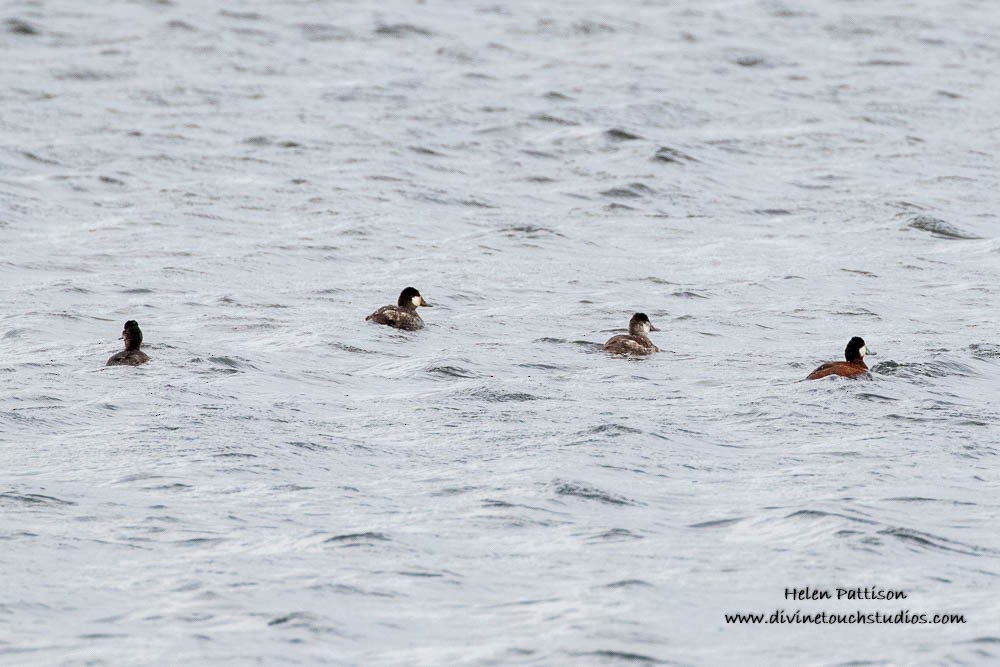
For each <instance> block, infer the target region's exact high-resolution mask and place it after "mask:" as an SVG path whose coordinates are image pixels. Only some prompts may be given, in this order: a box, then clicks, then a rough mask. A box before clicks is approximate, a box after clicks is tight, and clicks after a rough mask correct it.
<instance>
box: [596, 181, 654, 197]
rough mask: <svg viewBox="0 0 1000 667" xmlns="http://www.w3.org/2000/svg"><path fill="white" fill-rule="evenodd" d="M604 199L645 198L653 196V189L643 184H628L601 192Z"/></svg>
mask: <svg viewBox="0 0 1000 667" xmlns="http://www.w3.org/2000/svg"><path fill="white" fill-rule="evenodd" d="M601 194H602V195H604V196H605V197H629V198H637V197H646V196H649V195H652V194H654V192H653V189H652V188H650V187H649V186H648V185H645V184H643V183H629V184H628V185H626V186H624V187H620V188H611V189H610V190H604V191H603V192H601Z"/></svg>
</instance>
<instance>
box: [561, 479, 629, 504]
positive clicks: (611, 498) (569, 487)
mask: <svg viewBox="0 0 1000 667" xmlns="http://www.w3.org/2000/svg"><path fill="white" fill-rule="evenodd" d="M552 486H553V488H554V490H555V494H556V495H557V496H564V497H575V498H583V499H584V500H596V501H598V502H601V503H605V504H608V505H636V504H638V503H636V502H635V501H634V500H631V499H629V498H626V497H625V496H620V495H618V494H615V493H610V492H608V491H602V490H601V489H598V488H597V487H594V486H590V485H588V484H584V483H581V482H565V481H561V480H553V482H552Z"/></svg>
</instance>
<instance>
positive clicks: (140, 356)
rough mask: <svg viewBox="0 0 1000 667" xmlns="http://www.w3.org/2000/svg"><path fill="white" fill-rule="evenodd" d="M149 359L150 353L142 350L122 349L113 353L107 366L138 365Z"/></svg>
mask: <svg viewBox="0 0 1000 667" xmlns="http://www.w3.org/2000/svg"><path fill="white" fill-rule="evenodd" d="M147 361H149V355H148V354H146V353H145V352H143V351H141V350H122V351H121V352H119V353H118V354H113V355H111V358H110V359H108V363H107V364H105V365H107V366H138V365H139V364H144V363H146V362H147Z"/></svg>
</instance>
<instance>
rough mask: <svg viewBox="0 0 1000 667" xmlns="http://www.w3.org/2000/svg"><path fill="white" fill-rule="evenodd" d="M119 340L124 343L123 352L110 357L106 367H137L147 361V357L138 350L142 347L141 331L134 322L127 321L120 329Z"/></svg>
mask: <svg viewBox="0 0 1000 667" xmlns="http://www.w3.org/2000/svg"><path fill="white" fill-rule="evenodd" d="M121 340H124V341H125V350H124V351H122V352H119V353H118V354H115V355H112V357H111V358H110V359H108V363H107V364H106V365H107V366H138V365H139V364H144V363H146V362H147V361H149V355H148V354H146V353H145V352H143V351H142V350H140V349H139V346H140V345H142V329H140V328H139V323H138V322H136V321H135V320H129V321H128V322H126V323H125V328H124V329H122V337H121Z"/></svg>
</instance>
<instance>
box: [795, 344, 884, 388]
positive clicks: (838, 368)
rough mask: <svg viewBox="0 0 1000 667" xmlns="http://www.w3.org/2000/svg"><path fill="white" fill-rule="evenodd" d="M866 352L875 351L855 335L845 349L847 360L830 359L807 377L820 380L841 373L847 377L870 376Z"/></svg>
mask: <svg viewBox="0 0 1000 667" xmlns="http://www.w3.org/2000/svg"><path fill="white" fill-rule="evenodd" d="M866 354H875V353H874V352H870V351H869V350H868V346H867V345H865V341H864V340H862V339H861V338H858V337H857V336H855V337H854V338H852V339H851V342H849V343H848V344H847V349H845V350H844V356H845V357H846V358H847V361H828V362H826V363H825V364H823V365H822V366H820V367H819V368H817V369H816V370H814V371H813V372H812V373H810V374H809V376H808V377H807V378H806V379H807V380H818V379H820V378H825V377H826V376H827V375H839V376H840V377H845V378H856V377H870V375H869V373H868V366H866V365H865V355H866Z"/></svg>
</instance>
